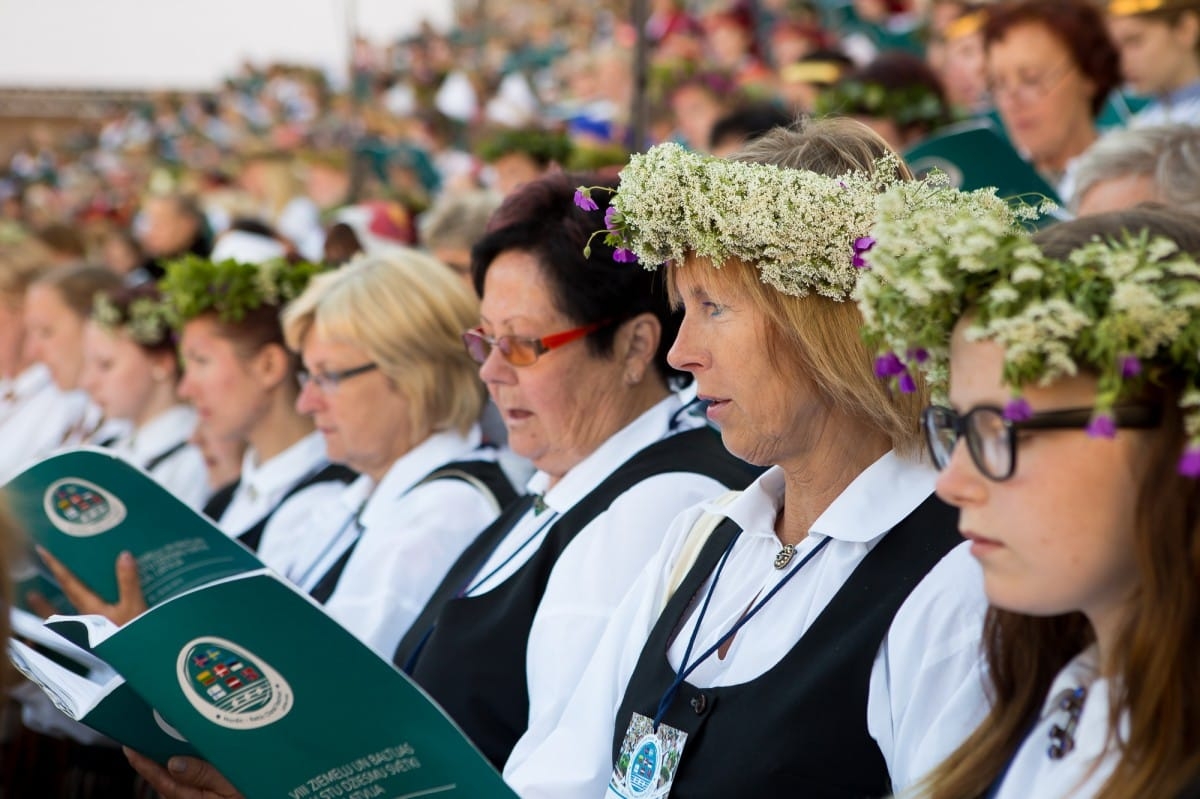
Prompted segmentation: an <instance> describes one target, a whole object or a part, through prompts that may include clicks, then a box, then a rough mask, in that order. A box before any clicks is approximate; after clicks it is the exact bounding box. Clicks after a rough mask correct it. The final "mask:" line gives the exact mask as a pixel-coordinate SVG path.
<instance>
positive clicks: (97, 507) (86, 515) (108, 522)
mask: <svg viewBox="0 0 1200 799" xmlns="http://www.w3.org/2000/svg"><path fill="white" fill-rule="evenodd" d="M42 509H43V510H44V511H45V513H46V518H47V519H49V520H50V523H51V524H53V525H54V526H55V527H56V528H58V529H59V530H60V531H62V532H64V533H66V534H67V535H71V536H76V537H78V538H83V537H87V536H92V535H99V534H100V533H105V532H108V531H109V530H111V529H113V528H114V527H116V526H117V525H118V524H120V523H121V522H123V521H125V503H123V502H122V501H121V500H119V499H117V497H116V496H115V495H114V494H112V493H110V492H108V491H105V490H104V489H103V488H101V487H100V486H98V485H96V484H95V483H92V482H89V481H87V480H84V479H82V478H80V477H66V478H63V479H62V480H55V481H54V482H53V483H51V484H50V487H49V488H47V489H46V493H45V494H44V495H43V497H42Z"/></svg>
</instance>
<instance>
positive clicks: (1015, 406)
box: [1004, 397, 1033, 422]
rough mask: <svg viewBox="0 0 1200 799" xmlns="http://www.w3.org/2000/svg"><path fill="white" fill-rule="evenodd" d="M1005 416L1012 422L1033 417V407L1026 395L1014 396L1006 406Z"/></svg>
mask: <svg viewBox="0 0 1200 799" xmlns="http://www.w3.org/2000/svg"><path fill="white" fill-rule="evenodd" d="M1004 418H1005V419H1007V420H1009V421H1010V422H1024V421H1025V420H1026V419H1032V418H1033V408H1031V407H1029V400H1027V399H1025V398H1024V397H1013V398H1012V399H1010V400H1009V401H1008V404H1006V405H1005V406H1004Z"/></svg>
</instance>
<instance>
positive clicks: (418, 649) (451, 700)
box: [393, 427, 758, 768]
mask: <svg viewBox="0 0 1200 799" xmlns="http://www.w3.org/2000/svg"><path fill="white" fill-rule="evenodd" d="M669 472H692V473H695V474H702V475H705V476H707V477H711V478H713V479H714V480H717V481H719V482H721V483H723V484H725V485H726V486H728V487H730V488H743V487H745V486H746V485H748V484H749V483H750V481H751V480H753V479H754V477H755V476H756V474H757V472H758V470H756V469H754V467H751V466H749V465H747V464H746V463H745V462H743V461H740V460H738V459H737V458H734V457H733V456H732V455H730V454H729V453H728V452H726V451H725V448H724V447H723V446H722V445H721V440H720V438H719V437H718V436H717V434H716V433H715V432H714V431H713V430H711V429H709V428H707V427H702V428H697V429H694V430H689V431H687V432H684V433H679V434H678V435H674V436H671V437H670V438H665V439H663V440H661V441H657V442H655V443H654V444H651V445H650V446H648V447H646V448H645V449H643V450H642V451H641V452H639V453H637V454H636V455H634V456H633V457H632V458H630V459H629V460H628V461H626V462H625V463H623V464H622V465H621V466H619V467H617V468H616V469H615V470H614V471H613V472H612V473H611V474H609V476H608V477H607V478H605V479H604V480H603V482H601V483H600V485H598V486H596V488H595V489H593V490H592V492H591V493H590V494H588V495H587V496H586V497H584V498H583V499H581V500H580V501H579V502H578V503H576V504H575V505H574V506H573V507H572V508H571V509H570V510H568V511H567V512H566V513H564V514H563V515H562V516H561V517H559V519H558V521H556V522H555V523H554V524H553V525H552V526H551V527H550V530H549V532H548V534H547V535H546V538H545V540H544V541H543V542H542V545H541V547H539V548H538V550H537V552H535V553H534V554H533V556H532V557H531V558H530V559H529V560H528V561H527V562H526V563H525V564H524V565H522V566H521V567H520V569H518V570H517V572H516V573H515V574H513V576H512V577H510V578H509V579H508V580H506V581H505V582H504V583H503V585H500V586H498V587H497V588H495V589H493V590H491V591H489V592H487V593H486V594H483V595H481V596H473V597H460V596H458V595H459V594H460V593H461V592H462V591H463V589H464V588H466V587H467V585H468V584H469V583H470V581H471V580H472V579H474V578H475V576H476V574H477V573H478V571H479V570H480V569H481V568H483V566H484V565H485V564H486V563H487V560H488V558H490V557H491V554H492V552H494V551H495V549H496V547H497V546H498V545H499V544H500V542H501V541H502V540H503V539H504V537H505V536H506V535H507V534H508V532H509V531H510V530H511V529H512V528H513V527H514V526H515V525H516V524H517V522H518V521H520V519H521V517H522V516H524V515H525V512H526V511H527V510H528V509H529V508H530V506H531V505H532V503H533V497H530V496H526V497H523V498H522V499H521V500H519V501H518V502H516V503H514V504H513V505H511V506H510V507H509V508H508V510H507V511H506V512H505V513H503V514H502V515H501V516H500V518H499V519H497V520H496V521H495V522H493V523H492V525H491V526H490V527H488V529H486V530H485V531H484V532H483V533H482V534H481V535H480V536H479V538H478V539H476V541H475V543H474V544H472V545H471V546H470V547H469V548H468V549H467V550H466V552H464V553H463V555H462V557H460V558H459V559H458V562H457V563H455V564H454V566H453V568H451V569H450V572H449V574H447V576H446V579H445V580H443V581H442V584H441V585H440V586H439V587H438V589H437V591H435V592H434V594H433V598H432V599H431V600H430V601H429V604H428V605H426V606H425V610H424V611H422V613H421V615H420V616H419V617H418V618H417V620H416V622H414V623H413V626H412V627H411V628H410V629H409V631H408V634H407V635H405V637H404V638H403V640H401V641H400V645H399V647H398V648H397V649H396V654H395V656H394V658H393V660H394V662H395V663H396V665H398V666H401V667H408V666H411V668H406V670H407V671H409V673H410V674H411V675H412V677H413V679H414V680H416V682H417V683H418V684H419V685H420V686H421V687H422V688H424V689H425V690H426V691H427V692H428V693H429V694H430V696H432V697H433V698H434V699H435V700H437V701H438V702H439V703H440V704H441V705H442V707H443V708H445V710H446V712H447V713H449V714H450V716H451V717H453V718H454V720H455V721H456V722H457V723H458V725H459V726H460V727H462V729H463V731H464V732H466V734H467V736H468V737H469V738H471V740H472V741H474V742H475V745H476V746H478V747H479V749H480V750H481V751H482V752H483V754H484V755H486V756H487V758H488V759H489V760H490V761H491V762H492V763H493V765H495V766H496V767H497V768H501V767H503V765H504V761H505V760H507V759H508V754H509V752H511V751H512V748H513V746H514V745H516V742H517V739H518V738H519V737H520V736H521V734H522V733H523V732H524V731H525V728H526V726H527V725H528V723H529V693H528V689H527V687H526V683H525V649H526V646H527V645H528V643H529V628H530V627H531V626H532V624H533V617H534V614H535V613H536V612H537V609H538V605H539V604H540V603H541V601H542V594H543V593H544V592H545V590H546V583H547V582H548V581H549V579H550V571H551V569H553V568H554V564H555V562H556V561H557V560H558V556H559V555H560V554H561V553H562V551H563V550H564V549H566V547H567V545H568V544H570V543H571V541H572V540H573V539H574V538H575V536H576V534H578V533H579V531H580V530H582V529H583V528H584V527H586V526H587V525H588V524H589V523H590V522H591V521H592V520H593V519H594V518H595V517H596V516H598V515H599V514H600V513H602V512H604V510H606V509H607V508H608V506H609V505H610V504H612V502H613V500H615V499H616V498H617V497H619V496H620V495H621V494H623V493H625V492H626V491H627V490H629V489H630V488H632V487H633V486H634V485H636V484H637V483H640V482H641V481H643V480H645V479H647V478H649V477H653V476H654V475H657V474H665V473H669ZM646 532H647V534H648V535H655V534H661V533H662V532H664V531H655V530H647V531H646ZM410 661H412V662H411V663H410Z"/></svg>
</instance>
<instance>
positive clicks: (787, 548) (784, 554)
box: [775, 544, 796, 569]
mask: <svg viewBox="0 0 1200 799" xmlns="http://www.w3.org/2000/svg"><path fill="white" fill-rule="evenodd" d="M795 555H796V548H795V547H794V546H792V545H791V544H784V545H783V549H781V550H779V554H777V555H776V556H775V568H776V569H782V568H784V567H785V566H787V565H788V564H789V563H791V562H792V558H793V557H795Z"/></svg>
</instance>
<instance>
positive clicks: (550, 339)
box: [462, 322, 608, 366]
mask: <svg viewBox="0 0 1200 799" xmlns="http://www.w3.org/2000/svg"><path fill="white" fill-rule="evenodd" d="M607 324H608V322H593V323H592V324H590V325H583V326H581V327H574V328H571V329H570V330H564V331H562V332H561V333H552V334H550V335H549V336H542V337H541V338H533V337H530V336H514V335H511V334H506V335H503V336H489V335H487V334H486V333H484V332H483V328H482V327H474V328H471V329H470V330H468V331H467V332H465V333H463V336H462V339H463V344H464V345H465V346H466V348H467V354H468V355H470V356H471V360H473V361H475V363H483V362H484V361H486V360H487V359H488V356H489V355H491V354H492V349H497V350H500V356H501V357H502V358H504V360H505V361H506V362H508V363H509V364H510V365H512V366H531V365H532V364H533V363H535V362H536V361H537V359H538V358H540V357H541V356H543V355H545V354H546V353H547V352H549V351H550V350H552V349H554V348H556V347H561V346H563V345H564V344H570V343H571V342H572V341H575V340H576V339H581V338H583V337H584V336H586V335H587V334H588V333H593V332H595V331H597V330H599V329H600V328H602V327H604V326H606V325H607Z"/></svg>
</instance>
